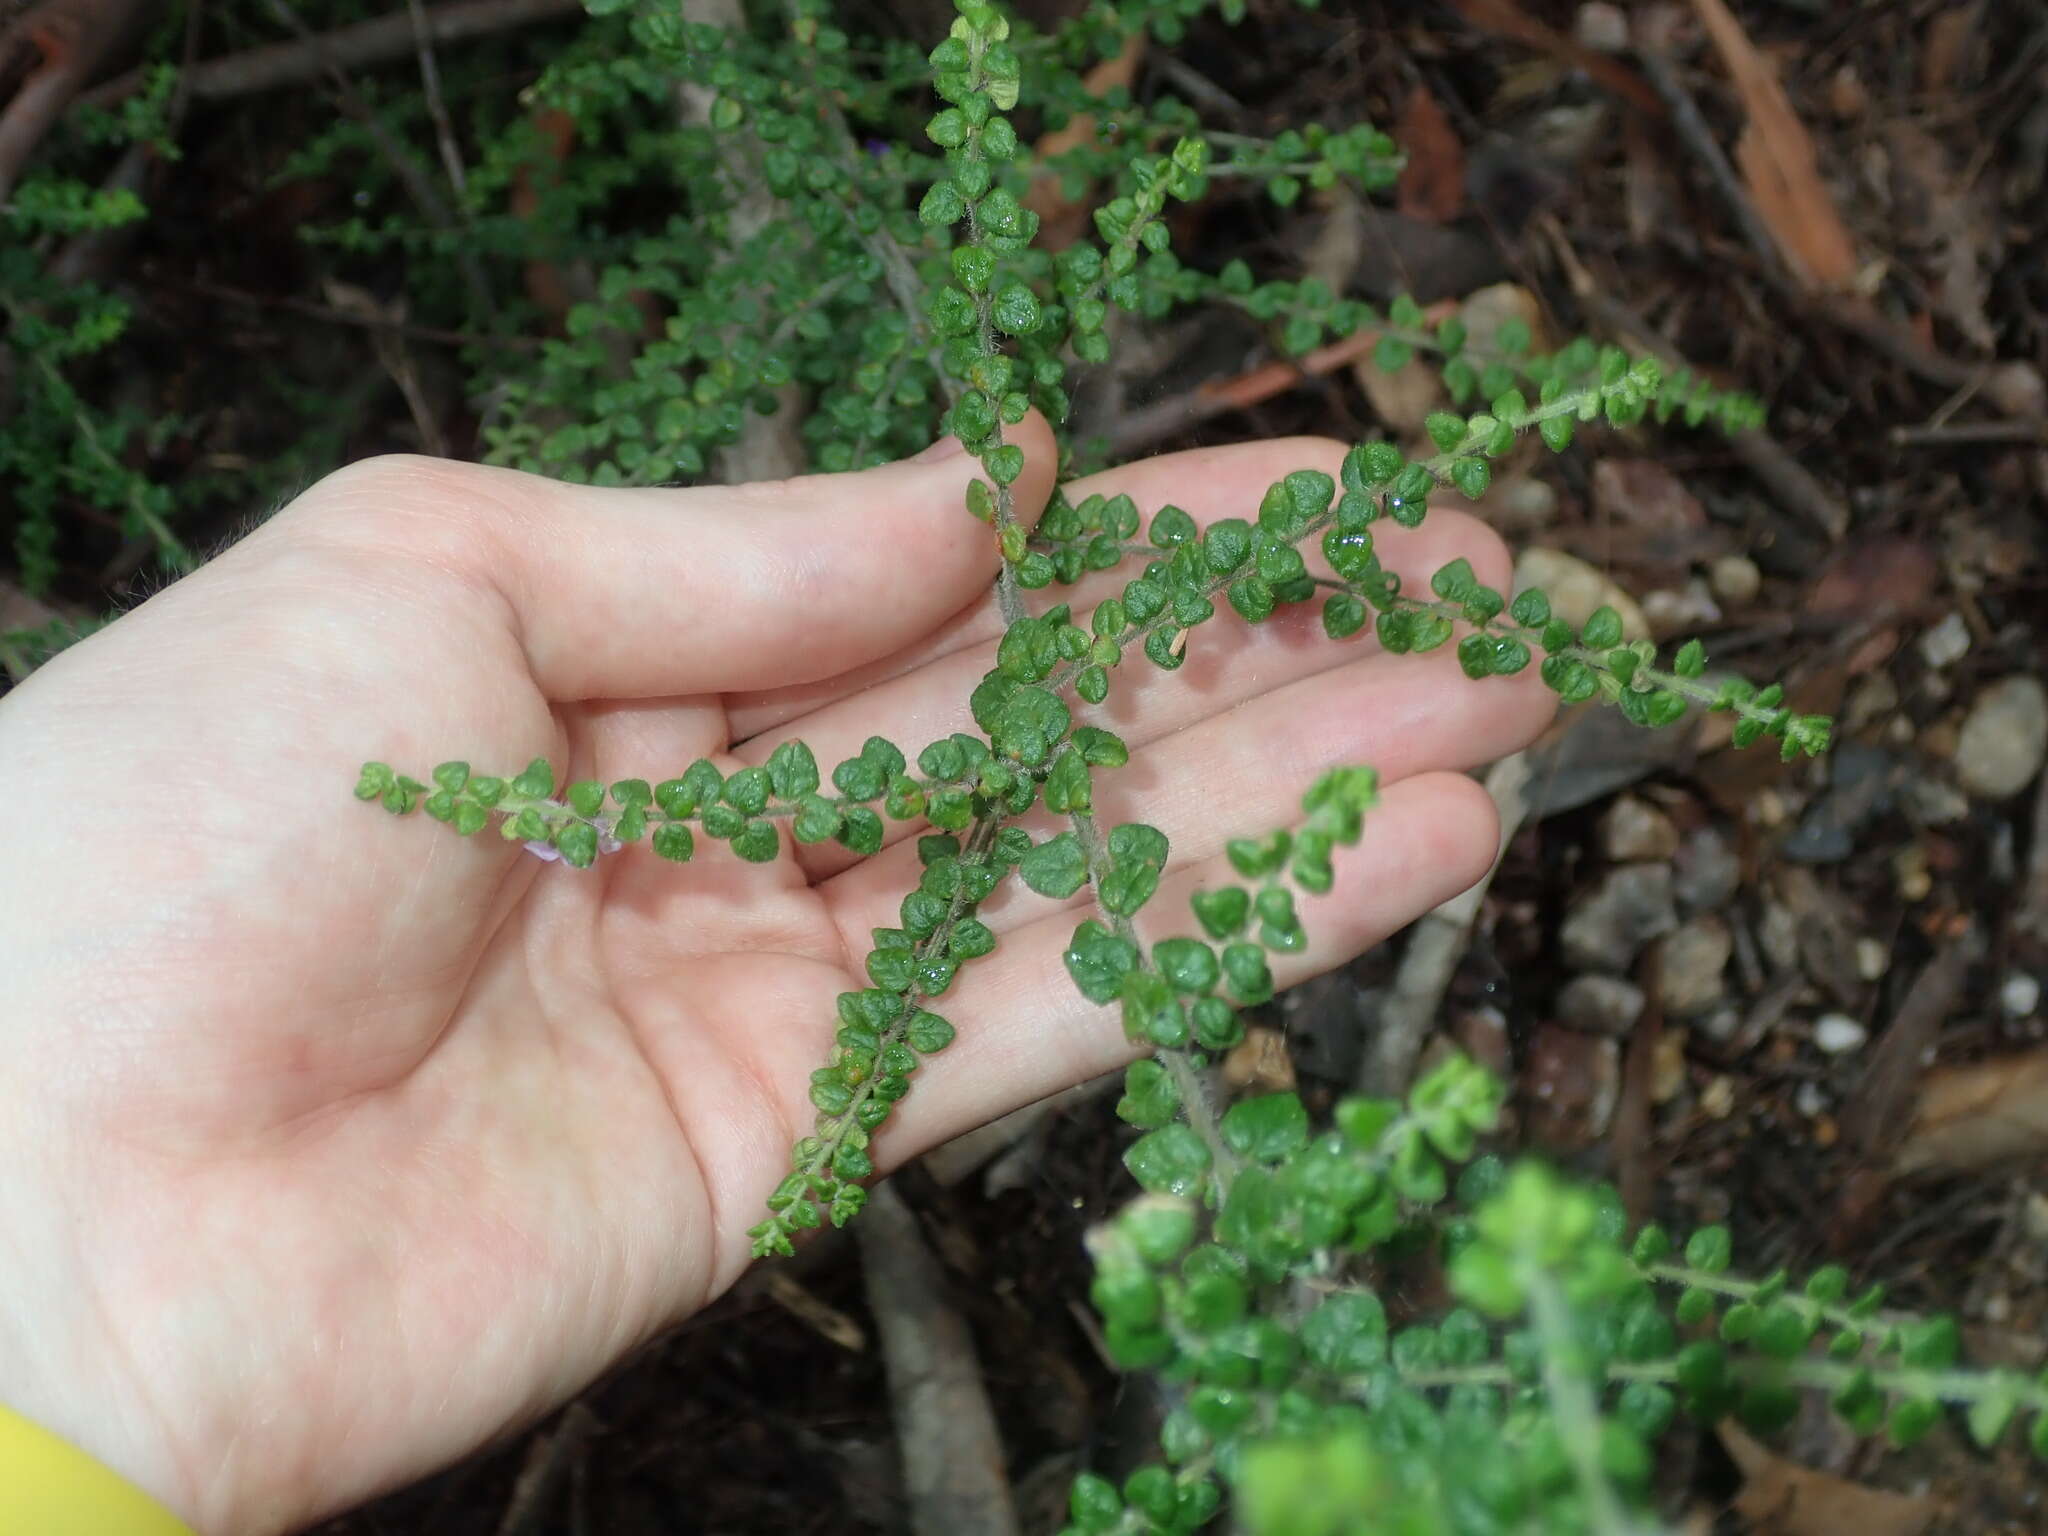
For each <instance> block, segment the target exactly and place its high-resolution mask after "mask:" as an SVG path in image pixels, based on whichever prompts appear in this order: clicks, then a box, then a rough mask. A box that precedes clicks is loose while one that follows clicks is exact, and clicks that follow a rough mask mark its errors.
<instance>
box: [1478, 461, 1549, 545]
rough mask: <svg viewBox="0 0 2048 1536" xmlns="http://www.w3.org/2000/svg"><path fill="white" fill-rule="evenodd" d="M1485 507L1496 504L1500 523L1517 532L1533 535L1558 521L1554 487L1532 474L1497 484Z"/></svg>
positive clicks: (1518, 476)
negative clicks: (1503, 522) (1502, 522)
mask: <svg viewBox="0 0 2048 1536" xmlns="http://www.w3.org/2000/svg"><path fill="white" fill-rule="evenodd" d="M1487 505H1488V506H1489V507H1492V506H1496V505H1497V506H1498V508H1499V512H1500V516H1501V518H1502V519H1503V521H1505V522H1506V523H1507V524H1508V525H1509V526H1510V527H1512V528H1514V529H1515V530H1516V531H1517V532H1520V533H1534V532H1536V531H1537V530H1538V529H1540V528H1548V527H1549V526H1550V525H1551V524H1552V523H1554V522H1556V521H1557V488H1556V487H1555V486H1553V485H1552V484H1551V483H1550V482H1549V481H1547V480H1538V479H1537V478H1536V477H1535V476H1534V475H1517V476H1516V477H1515V478H1514V479H1512V480H1508V481H1506V482H1504V483H1502V484H1500V485H1496V486H1495V487H1494V488H1493V495H1492V496H1491V497H1489V498H1488V500H1487Z"/></svg>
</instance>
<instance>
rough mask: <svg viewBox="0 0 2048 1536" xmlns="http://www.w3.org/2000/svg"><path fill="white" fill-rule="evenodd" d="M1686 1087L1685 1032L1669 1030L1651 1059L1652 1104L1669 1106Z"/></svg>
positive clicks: (1660, 1039)
mask: <svg viewBox="0 0 2048 1536" xmlns="http://www.w3.org/2000/svg"><path fill="white" fill-rule="evenodd" d="M1684 1086H1685V1031H1684V1030H1682V1029H1667V1030H1665V1031H1664V1032H1663V1033H1662V1034H1660V1035H1659V1036H1658V1037H1657V1048H1656V1050H1655V1052H1653V1053H1652V1055H1651V1058H1650V1102H1651V1103H1653V1104H1669V1103H1670V1102H1671V1101H1672V1100H1673V1099H1675V1098H1677V1097H1678V1093H1679V1090H1680V1089H1681V1088H1683V1087H1684Z"/></svg>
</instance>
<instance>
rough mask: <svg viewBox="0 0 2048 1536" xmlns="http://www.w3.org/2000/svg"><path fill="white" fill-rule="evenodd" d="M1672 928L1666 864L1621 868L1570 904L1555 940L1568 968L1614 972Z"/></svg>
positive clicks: (1674, 914)
mask: <svg viewBox="0 0 2048 1536" xmlns="http://www.w3.org/2000/svg"><path fill="white" fill-rule="evenodd" d="M1677 926H1678V912H1677V910H1676V909H1675V908H1674V907H1673V906H1672V904H1671V866H1670V865H1668V864H1623V865H1621V866H1620V867H1619V868H1617V869H1612V870H1609V871H1608V872H1607V875H1606V877H1605V878H1604V879H1602V880H1601V882H1600V883H1599V884H1598V885H1597V886H1595V887H1594V888H1593V889H1592V890H1591V891H1589V892H1587V893H1586V894H1585V895H1584V896H1582V897H1581V898H1580V899H1579V900H1578V901H1577V902H1576V903H1574V904H1573V906H1572V909H1571V911H1570V912H1568V913H1566V914H1565V919H1564V923H1563V926H1562V927H1561V928H1560V929H1559V931H1558V938H1559V940H1560V941H1561V944H1562V946H1563V950H1564V961H1565V964H1566V965H1568V966H1570V967H1571V968H1572V969H1573V970H1575V971H1610V972H1614V973H1617V974H1618V973H1620V972H1622V971H1625V970H1627V969H1628V967H1629V963H1630V962H1631V961H1633V960H1634V959H1635V957H1636V954H1637V952H1638V951H1640V950H1641V949H1642V947H1643V946H1644V945H1645V944H1647V943H1649V941H1650V940H1652V939H1654V938H1658V937H1661V936H1662V935H1664V934H1667V933H1669V932H1670V931H1671V930H1672V929H1673V928H1676V927H1677Z"/></svg>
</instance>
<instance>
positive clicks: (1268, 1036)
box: [1223, 1024, 1294, 1093]
mask: <svg viewBox="0 0 2048 1536" xmlns="http://www.w3.org/2000/svg"><path fill="white" fill-rule="evenodd" d="M1223 1081H1224V1082H1225V1083H1227V1084H1229V1085H1230V1089H1231V1091H1232V1092H1233V1093H1242V1092H1244V1090H1246V1089H1247V1088H1251V1089H1256V1090H1257V1091H1258V1092H1260V1093H1292V1092H1293V1091H1294V1059H1293V1058H1292V1057H1291V1056H1290V1055H1289V1054H1288V1052H1287V1037H1286V1036H1285V1035H1283V1034H1282V1033H1281V1032H1280V1031H1279V1030H1277V1029H1268V1028H1267V1027H1266V1026H1265V1025H1263V1024H1254V1025H1252V1026H1251V1027H1250V1028H1249V1029H1247V1030H1246V1031H1245V1035H1244V1039H1243V1040H1241V1041H1239V1042H1238V1044H1237V1047H1236V1049H1234V1050H1233V1051H1231V1053H1230V1054H1229V1055H1228V1056H1226V1057H1224V1058H1223Z"/></svg>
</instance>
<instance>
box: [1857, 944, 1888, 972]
mask: <svg viewBox="0 0 2048 1536" xmlns="http://www.w3.org/2000/svg"><path fill="white" fill-rule="evenodd" d="M1891 963H1892V952H1891V951H1890V950H1888V949H1886V948H1885V947H1884V945H1883V944H1882V943H1880V942H1879V941H1878V940H1876V939H1869V938H1864V939H1858V940H1857V941H1856V974H1857V975H1858V976H1860V977H1862V978H1863V980H1865V981H1875V980H1877V978H1878V977H1880V976H1882V975H1883V974H1884V973H1885V970H1886V968H1887V967H1889V966H1890V965H1891Z"/></svg>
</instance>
